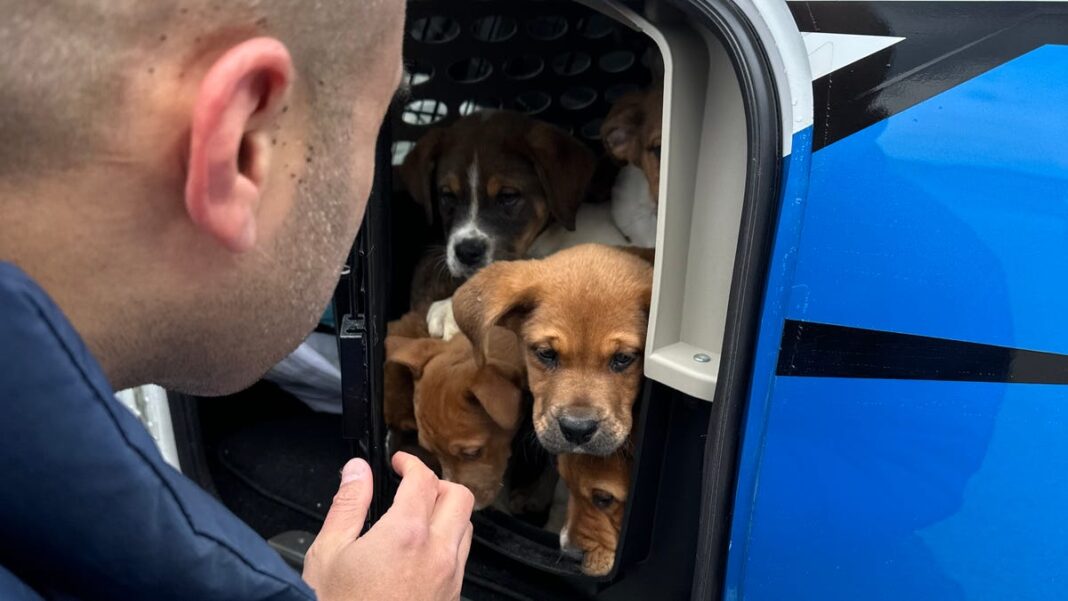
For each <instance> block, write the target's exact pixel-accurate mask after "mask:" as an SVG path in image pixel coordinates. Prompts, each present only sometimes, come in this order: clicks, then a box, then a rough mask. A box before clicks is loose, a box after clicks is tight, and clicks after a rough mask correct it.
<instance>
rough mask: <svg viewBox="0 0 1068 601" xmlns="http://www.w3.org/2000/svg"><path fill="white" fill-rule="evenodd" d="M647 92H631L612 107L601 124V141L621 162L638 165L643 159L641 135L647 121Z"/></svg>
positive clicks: (609, 152)
mask: <svg viewBox="0 0 1068 601" xmlns="http://www.w3.org/2000/svg"><path fill="white" fill-rule="evenodd" d="M643 94H645V92H631V93H629V94H626V95H624V96H623V97H621V98H620V99H619V100H617V101H616V103H615V104H614V105H612V109H611V110H609V111H608V116H607V117H605V118H604V122H602V123H601V140H602V141H604V147H605V150H607V151H608V154H610V155H612V156H613V157H615V158H616V159H617V160H619V161H623V162H624V163H634V164H638V161H639V160H640V159H641V153H642V148H641V140H640V139H639V133H640V131H641V127H642V123H643V122H644V121H645V107H644V106H643V102H642V100H643V98H644V96H643Z"/></svg>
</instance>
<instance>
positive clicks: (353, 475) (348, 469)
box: [341, 459, 371, 484]
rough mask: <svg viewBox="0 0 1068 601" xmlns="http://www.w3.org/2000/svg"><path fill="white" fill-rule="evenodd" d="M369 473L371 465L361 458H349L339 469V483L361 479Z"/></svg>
mask: <svg viewBox="0 0 1068 601" xmlns="http://www.w3.org/2000/svg"><path fill="white" fill-rule="evenodd" d="M370 473H371V466H369V465H367V462H366V461H364V460H363V459H350V460H349V462H348V463H346V464H345V467H344V468H342V470H341V483H342V484H345V483H348V482H352V481H354V480H363V479H364V478H366V477H367V476H368V474H370Z"/></svg>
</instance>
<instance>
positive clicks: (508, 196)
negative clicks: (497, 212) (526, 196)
mask: <svg viewBox="0 0 1068 601" xmlns="http://www.w3.org/2000/svg"><path fill="white" fill-rule="evenodd" d="M521 200H523V195H522V194H520V193H519V190H516V189H514V188H501V191H500V192H498V193H497V204H499V205H501V206H502V207H505V208H511V207H514V206H516V205H518V204H519V201H521Z"/></svg>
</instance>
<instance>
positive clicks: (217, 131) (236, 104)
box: [185, 38, 293, 253]
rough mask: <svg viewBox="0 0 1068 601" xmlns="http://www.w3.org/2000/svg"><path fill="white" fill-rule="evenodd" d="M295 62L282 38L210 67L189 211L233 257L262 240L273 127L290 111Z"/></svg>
mask: <svg viewBox="0 0 1068 601" xmlns="http://www.w3.org/2000/svg"><path fill="white" fill-rule="evenodd" d="M292 83H293V61H292V59H291V58H290V56H289V51H288V50H286V47H285V46H284V45H283V44H282V43H281V42H279V41H278V40H275V39H272V38H255V39H251V40H247V41H245V42H242V43H240V44H238V45H236V46H234V47H233V48H230V49H229V50H228V51H226V53H225V54H223V55H222V56H221V57H219V58H218V59H217V60H216V61H215V62H214V63H213V64H212V65H211V67H210V68H209V69H208V72H207V74H205V75H204V79H203V80H202V81H201V83H200V89H199V91H198V92H197V97H196V101H195V103H194V106H193V123H192V128H191V130H190V139H189V156H188V165H187V172H186V181H185V206H186V211H187V212H188V213H189V217H190V219H192V221H193V223H194V224H196V226H197V227H198V228H200V229H201V230H202V231H204V232H206V233H207V234H208V235H210V236H211V237H213V238H214V239H215V240H217V241H218V242H219V243H220V244H222V245H223V246H224V247H226V248H227V249H229V250H230V251H232V252H235V253H239V252H244V251H246V250H248V249H250V248H252V246H253V245H254V244H255V243H256V216H257V212H258V210H259V205H260V199H261V197H262V194H263V189H264V186H265V184H266V179H267V174H268V170H269V167H270V159H271V144H270V133H269V131H268V129H269V128H270V127H271V126H272V125H273V124H274V122H275V120H276V119H277V118H278V116H279V115H280V114H281V113H282V112H283V110H284V109H283V107H284V104H285V99H286V96H287V95H288V92H289V89H290V88H291V87H292Z"/></svg>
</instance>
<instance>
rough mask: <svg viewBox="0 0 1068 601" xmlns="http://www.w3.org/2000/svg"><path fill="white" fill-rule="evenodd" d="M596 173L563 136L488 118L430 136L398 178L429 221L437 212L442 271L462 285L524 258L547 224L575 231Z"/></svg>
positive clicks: (500, 114)
mask: <svg viewBox="0 0 1068 601" xmlns="http://www.w3.org/2000/svg"><path fill="white" fill-rule="evenodd" d="M593 171H594V157H593V153H592V152H591V151H590V150H589V149H588V148H586V146H584V145H583V144H582V143H581V142H579V141H578V140H576V139H575V138H573V137H572V136H570V135H568V134H567V133H566V132H564V131H563V130H561V129H559V128H556V127H554V126H552V125H549V124H547V123H543V122H540V121H535V120H533V119H530V118H529V117H526V116H524V115H521V114H519V113H515V112H511V111H484V112H480V113H477V114H474V115H470V116H468V117H464V118H462V119H460V120H459V121H457V122H455V123H454V124H452V125H450V126H448V127H443V128H436V129H432V130H430V131H429V132H427V133H426V135H424V136H423V137H422V138H421V139H420V140H419V141H418V142H417V143H416V145H415V147H414V148H413V149H412V150H411V152H409V153H408V155H407V156H406V157H405V160H404V164H403V165H402V166H401V168H400V175H401V179H402V180H403V181H404V184H405V186H406V187H407V189H408V192H409V193H410V194H411V195H412V197H413V198H414V199H415V201H416V202H418V203H419V204H421V205H422V206H423V207H424V209H425V210H426V216H427V219H428V220H430V221H433V218H434V207H435V205H436V206H437V211H438V215H439V217H440V220H441V223H442V226H443V228H444V232H443V233H444V236H445V249H444V258H443V263H444V267H445V268H446V269H447V274H448V275H449V276H451V277H452V279H453V280H456V283H457V284H458V283H459V281H462V280H463V279H466V278H468V277H470V276H471V275H472V274H474V273H475V272H476V271H478V270H479V269H481V268H482V267H484V266H486V265H488V264H490V263H492V262H493V261H500V260H509V259H517V258H523V257H525V256H526V253H527V249H528V248H529V247H530V245H531V243H533V242H534V239H535V238H536V237H537V236H538V234H539V233H541V231H542V230H543V229H545V227H546V226H547V225H548V224H549V223H552V222H557V223H560V224H562V225H563V226H564V227H565V228H567V229H569V230H573V229H574V228H575V213H576V211H577V210H578V207H579V204H580V203H581V202H582V201H583V198H584V197H585V195H586V189H587V186H588V184H589V181H590V178H591V177H592V175H593ZM423 279H425V278H423V277H422V276H421V275H420V274H417V276H416V279H415V281H416V283H417V284H419V285H422V286H425V285H426V284H425V283H423ZM447 296H448V294H444V295H441V293H440V292H439V293H438V294H437V298H431V299H430V300H439V299H441V298H445V297H447ZM413 306H416V303H415V302H413Z"/></svg>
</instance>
